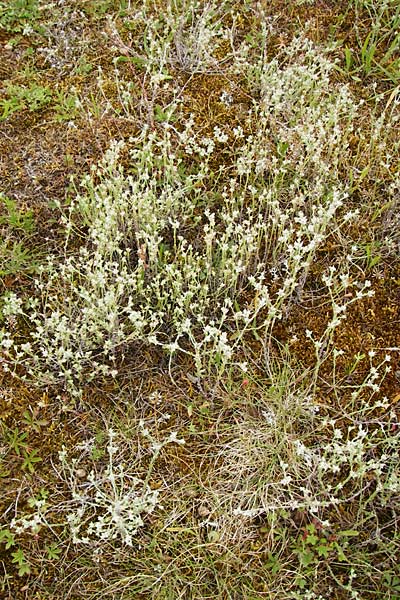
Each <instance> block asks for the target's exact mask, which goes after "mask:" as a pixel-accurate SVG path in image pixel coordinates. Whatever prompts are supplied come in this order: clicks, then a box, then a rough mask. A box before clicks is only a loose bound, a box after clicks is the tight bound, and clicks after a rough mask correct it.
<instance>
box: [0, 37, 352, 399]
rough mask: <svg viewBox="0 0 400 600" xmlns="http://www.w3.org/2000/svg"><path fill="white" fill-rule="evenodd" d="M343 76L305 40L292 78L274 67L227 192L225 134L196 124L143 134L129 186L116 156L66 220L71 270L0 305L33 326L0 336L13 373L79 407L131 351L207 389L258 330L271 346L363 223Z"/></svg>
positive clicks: (54, 271) (46, 275) (63, 266)
mask: <svg viewBox="0 0 400 600" xmlns="http://www.w3.org/2000/svg"><path fill="white" fill-rule="evenodd" d="M331 70H332V65H331V64H330V63H329V61H328V60H327V59H326V58H325V57H322V58H321V57H320V55H319V53H318V52H317V50H316V49H315V48H314V46H313V45H312V44H311V42H309V41H308V40H304V39H302V40H295V41H294V42H293V44H292V46H291V47H289V48H288V51H287V64H286V65H283V66H280V65H279V64H278V63H277V61H272V62H271V63H267V64H265V65H264V67H263V72H262V74H261V78H260V88H261V101H260V105H259V107H258V108H257V109H256V110H255V114H254V115H253V117H252V119H253V120H252V121H251V123H252V124H253V127H254V128H255V131H254V134H253V135H251V136H249V137H248V138H247V139H244V137H243V135H242V133H243V132H241V131H240V130H239V129H237V130H236V131H235V132H234V135H235V136H236V142H237V148H236V149H235V150H234V151H233V154H232V160H233V164H232V165H231V177H230V178H229V180H228V181H227V180H226V178H223V179H224V183H219V180H218V178H217V177H216V175H215V174H214V173H213V172H212V170H211V169H210V160H211V158H212V157H214V156H215V155H216V153H218V151H219V148H220V147H221V144H225V143H226V142H227V140H228V132H227V131H224V130H223V129H222V128H221V127H216V128H215V130H214V132H213V135H212V136H209V137H204V136H200V135H199V134H197V133H196V131H195V124H194V120H193V119H189V120H188V122H187V123H186V125H185V126H184V127H183V128H182V130H180V131H178V130H177V129H175V128H174V127H173V126H171V125H168V124H165V126H164V127H163V129H162V132H161V135H160V133H157V132H153V131H150V130H149V129H147V128H144V129H143V131H142V133H141V134H140V135H139V136H138V137H136V138H134V139H131V140H130V144H131V145H132V146H133V149H132V150H131V151H130V157H131V164H132V168H131V170H130V172H128V173H126V172H124V170H123V168H122V166H121V165H120V159H119V155H120V152H121V149H122V144H121V143H113V144H112V145H111V147H110V149H109V150H108V151H107V152H106V153H105V156H104V159H103V161H102V162H101V163H100V165H99V167H98V168H97V169H95V170H94V172H93V173H91V174H89V175H88V176H87V177H85V179H84V180H83V182H82V190H81V192H80V193H78V194H77V196H76V198H75V200H74V201H73V202H72V204H71V206H70V209H69V212H68V214H66V215H65V218H64V224H65V229H66V249H67V250H68V252H67V253H66V257H65V259H64V261H56V260H55V259H54V258H50V259H49V262H48V265H47V266H46V267H45V269H44V270H43V273H42V277H40V278H38V279H37V280H36V281H35V287H36V292H37V293H36V295H35V296H34V297H33V298H32V299H29V300H28V301H27V302H26V303H25V304H23V303H22V302H21V300H20V299H18V298H16V297H15V298H14V297H12V298H11V296H8V297H6V298H4V299H3V305H4V308H3V314H4V316H5V318H6V319H8V320H9V321H10V319H12V318H15V316H16V314H19V315H21V316H25V317H26V318H27V319H29V320H30V322H31V323H32V324H33V330H32V332H31V334H30V337H31V339H30V341H29V342H27V343H25V344H19V343H18V342H17V341H16V340H15V339H14V338H13V336H12V335H11V333H10V332H9V331H8V332H7V331H3V333H2V339H1V344H2V346H3V349H4V351H5V358H6V362H5V364H6V368H12V367H13V366H14V367H16V366H17V365H20V364H23V365H24V366H25V369H26V372H27V374H28V376H29V377H30V378H32V379H34V380H35V381H36V382H37V383H39V384H40V385H50V384H58V385H59V384H63V385H64V386H65V387H66V388H67V389H68V390H69V391H71V392H72V393H74V394H80V392H81V387H82V386H81V382H82V381H83V380H85V381H90V380H91V379H93V378H94V377H96V376H98V375H100V374H103V375H111V376H115V375H116V374H117V363H118V360H119V356H120V355H121V354H122V353H123V352H124V350H125V349H126V348H128V347H129V346H130V345H132V344H133V343H135V344H138V343H140V344H143V343H145V344H150V345H157V346H160V347H162V348H164V349H165V350H167V351H168V352H170V354H171V356H172V355H173V354H174V353H175V352H176V351H182V352H186V353H188V354H190V355H191V356H193V358H194V360H195V365H196V370H197V375H198V376H201V375H203V374H205V373H209V372H210V370H212V369H214V368H217V370H219V372H220V371H221V370H222V369H223V368H224V366H225V365H226V364H228V363H232V362H234V360H235V350H236V348H237V347H239V345H240V343H241V340H242V338H243V336H244V335H245V333H246V332H247V331H250V330H255V329H257V330H259V331H262V332H263V335H264V336H265V338H266V339H267V340H268V338H269V336H270V335H271V333H272V331H273V327H274V324H275V322H276V320H277V319H281V318H282V317H283V315H284V314H285V310H286V309H287V307H288V302H289V301H290V298H291V297H292V296H293V294H294V293H295V292H299V290H300V289H301V287H302V285H304V282H305V280H306V277H307V273H308V270H309V268H310V266H311V264H312V262H313V258H314V255H315V252H316V250H317V248H318V247H319V246H320V245H321V244H322V243H323V242H324V240H326V239H327V237H328V236H329V235H330V234H331V233H332V232H333V231H335V230H338V229H340V228H341V226H342V224H343V223H346V222H347V221H348V220H350V219H352V218H353V217H354V216H355V214H356V213H354V212H352V211H344V210H343V209H344V207H345V203H346V197H347V192H346V188H345V186H344V185H343V184H342V183H341V176H340V171H341V167H342V163H343V161H344V160H345V159H347V158H348V157H346V152H347V148H348V135H349V132H350V131H351V127H352V120H353V118H354V116H355V114H356V112H357V106H355V105H354V103H353V101H352V99H351V95H350V92H349V91H348V90H347V88H342V89H340V90H337V89H336V87H335V86H334V84H333V83H332V82H331V80H330V73H331ZM188 156H189V157H191V162H192V164H191V170H190V172H189V171H188V170H187V167H186V163H185V157H188ZM339 213H340V216H339ZM82 224H83V225H85V226H86V230H85V231H84V230H83V229H82ZM76 233H77V234H78V236H81V239H82V244H81V247H80V249H79V251H78V252H76V251H75V252H73V253H70V251H69V240H70V237H71V235H72V234H74V235H75V234H76ZM78 239H79V238H78ZM343 281H347V280H345V279H344V280H342V283H341V290H343V291H344V290H345V289H346V285H343ZM347 285H350V282H349V281H348V283H347ZM353 285H356V282H353ZM13 307H14V309H15V310H13ZM12 313H14V314H12ZM339 322H340V319H339V320H338V321H337V323H339Z"/></svg>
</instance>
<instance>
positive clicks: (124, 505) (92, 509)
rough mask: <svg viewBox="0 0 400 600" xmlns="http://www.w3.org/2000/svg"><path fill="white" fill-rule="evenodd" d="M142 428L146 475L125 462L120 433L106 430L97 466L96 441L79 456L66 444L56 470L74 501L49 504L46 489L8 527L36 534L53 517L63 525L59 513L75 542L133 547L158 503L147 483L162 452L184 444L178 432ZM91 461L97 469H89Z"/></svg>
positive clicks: (52, 519)
mask: <svg viewBox="0 0 400 600" xmlns="http://www.w3.org/2000/svg"><path fill="white" fill-rule="evenodd" d="M139 428H140V430H141V433H142V435H143V437H145V438H147V439H148V440H149V441H150V442H151V446H150V451H151V456H150V462H149V466H148V468H147V473H146V475H145V477H144V478H141V477H138V476H137V475H135V474H134V473H133V472H132V467H127V466H126V465H125V464H124V463H123V460H122V455H123V449H121V448H120V447H119V445H118V444H117V443H116V438H117V434H116V433H115V432H114V431H113V430H112V429H111V428H110V429H108V430H107V437H108V442H107V446H106V455H107V462H106V464H105V465H102V466H98V465H99V463H98V461H97V463H96V462H94V460H93V458H92V457H91V451H92V450H93V446H94V440H89V441H88V442H85V443H83V444H81V445H79V446H78V449H79V450H80V452H81V455H80V458H79V459H77V458H70V457H69V456H68V454H67V451H66V450H65V448H63V449H62V450H61V451H60V452H59V461H60V466H61V468H58V467H55V469H56V472H57V475H58V477H59V478H60V479H61V480H62V481H63V483H64V485H66V486H67V488H68V490H69V494H70V499H68V500H63V502H62V503H60V504H56V503H55V502H51V498H50V499H49V498H48V493H47V492H46V493H43V492H42V493H41V495H40V497H39V498H37V499H32V500H31V501H29V504H30V506H31V508H32V509H34V511H33V512H32V513H31V514H29V515H24V516H22V517H19V518H15V519H13V520H12V521H11V524H10V528H11V529H12V530H14V531H15V532H16V533H22V532H24V531H26V530H31V531H32V532H33V533H36V532H37V531H39V530H40V529H41V528H42V527H50V528H52V526H53V525H52V523H53V521H54V519H56V521H57V525H59V524H60V523H59V515H60V514H64V513H67V514H66V517H65V525H66V526H67V528H68V529H69V532H70V535H71V539H72V541H73V543H74V544H89V545H91V546H97V547H98V548H100V550H101V545H102V543H104V542H111V541H112V542H113V543H114V544H117V545H118V544H122V545H126V546H131V545H132V542H133V538H134V536H135V535H136V533H137V532H138V530H139V529H140V528H141V527H142V526H143V525H144V524H145V521H144V519H145V517H146V515H149V514H150V513H152V512H153V510H154V509H155V507H156V506H157V504H158V503H159V491H158V490H152V489H151V488H150V486H149V479H150V476H151V472H152V468H153V465H154V463H155V461H156V460H157V457H158V456H159V453H160V452H161V450H162V448H164V446H166V445H167V444H170V443H177V444H184V443H185V442H184V440H183V439H180V438H178V437H177V433H176V432H172V433H171V434H170V435H169V436H168V437H167V438H165V439H164V440H162V441H160V442H158V441H156V440H154V438H153V437H152V435H151V433H150V432H149V430H148V429H146V428H145V427H144V424H142V423H141V424H140V425H139ZM90 463H92V467H93V468H92V469H91V470H90V471H89V472H88V466H89V465H90ZM136 466H138V465H136ZM55 515H56V516H55Z"/></svg>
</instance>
